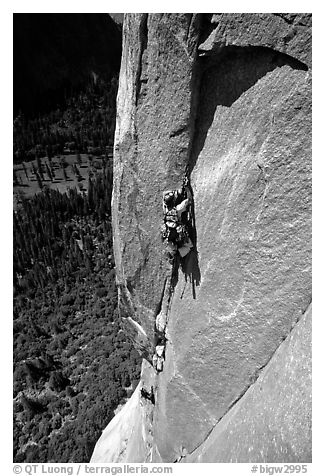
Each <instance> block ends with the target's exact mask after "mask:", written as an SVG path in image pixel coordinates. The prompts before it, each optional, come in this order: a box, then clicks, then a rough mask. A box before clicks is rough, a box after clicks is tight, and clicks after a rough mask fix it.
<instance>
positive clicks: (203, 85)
mask: <svg viewBox="0 0 325 476" xmlns="http://www.w3.org/2000/svg"><path fill="white" fill-rule="evenodd" d="M283 66H290V67H291V68H292V69H296V70H303V71H307V70H308V67H307V66H306V65H305V64H304V63H302V62H300V61H298V60H296V59H294V58H292V57H291V56H289V55H286V54H284V53H279V52H277V51H274V50H272V49H271V48H266V47H256V46H251V47H239V46H228V47H224V48H223V49H221V50H219V51H218V52H216V51H215V52H211V54H210V55H209V54H206V55H205V56H202V57H200V58H198V65H197V67H198V71H199V73H198V74H199V75H200V79H199V93H198V97H197V99H196V111H195V116H196V119H195V125H194V128H193V129H194V133H193V138H192V147H191V153H190V158H189V173H191V171H192V170H193V168H194V166H195V163H196V161H197V158H198V156H199V154H200V152H201V150H202V148H203V146H204V143H205V140H206V136H207V133H208V130H209V128H210V126H211V124H212V121H213V118H214V114H215V111H216V108H217V106H225V107H231V105H232V104H233V103H234V102H235V101H236V100H237V99H238V98H240V96H241V95H242V94H243V93H245V91H247V90H248V89H250V88H251V87H252V86H254V84H255V83H256V82H257V81H258V80H259V79H261V78H262V77H263V76H265V75H266V74H267V73H269V72H271V71H273V70H274V69H276V68H281V67H283ZM193 113H194V111H193Z"/></svg>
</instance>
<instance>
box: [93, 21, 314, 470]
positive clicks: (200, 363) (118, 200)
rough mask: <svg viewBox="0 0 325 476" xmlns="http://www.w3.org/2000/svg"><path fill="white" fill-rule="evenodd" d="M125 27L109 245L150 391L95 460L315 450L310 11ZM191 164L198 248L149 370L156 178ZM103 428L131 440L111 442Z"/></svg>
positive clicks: (158, 295) (158, 250)
mask: <svg viewBox="0 0 325 476" xmlns="http://www.w3.org/2000/svg"><path fill="white" fill-rule="evenodd" d="M123 35H124V39H123V41H124V43H123V57H122V66H121V73H120V86H119V93H118V113H117V115H118V119H117V127H116V138H115V152H114V167H115V169H114V194H113V195H114V196H113V223H114V253H115V259H116V266H117V277H118V278H117V279H118V285H119V298H120V312H121V316H122V318H123V319H124V322H125V325H126V327H127V328H128V332H129V334H130V336H132V338H133V339H134V341H135V343H136V345H137V347H138V348H139V350H140V351H141V352H142V354H143V356H144V357H145V359H146V360H145V361H144V364H143V372H142V382H141V385H144V386H150V385H153V387H154V389H155V395H156V404H155V405H154V406H153V405H151V404H149V403H147V402H145V403H143V402H142V401H141V398H140V397H139V396H138V397H137V398H138V405H140V403H141V405H142V406H143V405H144V404H145V405H146V406H147V407H148V405H149V407H148V408H147V407H146V408H147V410H148V412H149V413H150V415H149V417H147V418H146V419H143V420H142V423H141V424H139V422H138V421H137V422H135V421H134V419H132V418H129V430H128V434H127V435H126V433H125V432H124V433H123V432H121V434H120V440H119V443H116V434H115V433H114V429H113V426H114V423H113V422H111V424H110V425H111V426H110V425H109V428H108V429H107V431H106V436H105V434H103V437H102V438H101V440H100V442H99V443H98V446H97V449H95V452H94V455H93V461H104V460H106V461H108V460H110V458H113V459H114V461H129V462H132V461H169V462H171V461H182V462H187V461H190V462H200V461H202V462H209V461H211V462H230V461H232V462H236V461H241V462H247V461H300V462H302V461H310V459H311V428H310V426H311V423H310V422H311V416H310V392H311V389H310V315H311V307H310V303H311V237H310V234H311V150H310V148H311V141H310V137H311V63H310V59H311V17H310V15H308V14H214V15H207V14H204V15H196V14H193V15H191V14H130V15H126V18H125V21H124V31H123ZM186 167H187V170H189V172H190V182H191V186H192V189H193V192H194V204H195V207H194V211H195V225H196V243H195V244H196V249H197V251H198V253H197V254H195V257H193V259H192V260H191V261H190V262H189V264H188V269H187V278H188V277H189V276H191V278H192V279H191V282H190V281H189V279H187V281H186V279H185V277H186V276H184V275H183V273H182V271H181V270H179V273H178V281H177V284H176V286H175V288H174V289H173V293H172V297H171V302H170V306H169V308H168V324H167V328H166V337H167V345H166V361H165V366H164V370H163V372H161V373H159V374H156V373H155V371H154V370H153V369H152V367H151V365H150V362H151V357H152V353H153V350H154V344H155V333H154V329H155V318H156V315H157V314H158V312H159V311H160V309H161V305H162V301H164V295H166V283H167V285H168V283H169V277H170V274H171V269H170V265H169V264H168V262H167V261H166V259H165V257H164V253H163V244H162V243H161V240H160V225H161V223H162V219H163V216H162V192H163V191H164V190H166V189H170V188H177V187H179V186H180V185H181V182H182V178H183V175H184V172H185V169H186ZM193 256H194V255H193ZM281 382H282V384H281ZM137 395H138V394H137ZM135 398H136V397H135ZM150 405H151V406H150ZM130 428H132V430H133V431H131V432H130ZM139 428H141V431H140V430H139ZM110 438H111V439H110ZM112 438H113V440H114V438H115V440H114V442H115V443H114V444H115V445H116V444H117V445H122V442H123V445H124V446H126V447H128V448H137V449H136V450H134V451H133V454H132V451H131V452H130V451H128V453H127V456H125V455H126V453H125V452H123V451H120V452H117V453H119V454H120V456H119V457H116V456H114V457H112V456H109V457H107V458H106V457H105V456H104V453H103V451H99V447H100V448H103V447H105V445H110V444H112V441H113V440H112ZM135 440H136V441H138V443H137V445H135V444H134V441H135ZM139 441H141V442H142V443H141V444H139ZM135 453H137V454H135ZM126 458H127V459H126Z"/></svg>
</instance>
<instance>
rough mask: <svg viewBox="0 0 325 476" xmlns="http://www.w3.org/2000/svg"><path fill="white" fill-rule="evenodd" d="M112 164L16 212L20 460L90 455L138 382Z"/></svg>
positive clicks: (16, 394)
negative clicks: (119, 277) (115, 234)
mask: <svg viewBox="0 0 325 476" xmlns="http://www.w3.org/2000/svg"><path fill="white" fill-rule="evenodd" d="M111 187H112V164H111V161H107V162H106V163H105V164H104V167H103V170H102V171H99V172H98V173H97V174H96V176H95V177H93V178H92V179H89V184H88V193H81V192H80V191H77V189H69V190H68V191H67V192H66V193H60V192H58V191H56V190H49V189H46V190H45V191H42V192H40V193H38V194H36V195H35V196H34V197H33V198H31V199H23V200H22V203H21V206H20V207H19V208H18V210H16V211H15V212H14V290H15V292H14V459H15V461H16V462H85V461H89V459H90V456H91V453H92V450H93V447H94V445H95V443H96V441H97V439H98V437H99V436H100V434H101V431H102V430H103V428H104V427H105V426H106V425H107V423H108V422H109V421H110V419H111V418H112V417H113V415H114V410H115V409H116V407H117V406H118V405H119V404H120V403H121V402H123V400H124V399H125V398H126V397H127V396H129V395H130V393H131V392H132V389H134V386H135V384H136V383H137V381H138V379H139V369H140V358H139V356H138V354H137V353H136V351H135V350H134V349H133V348H132V346H131V344H130V343H129V341H128V339H127V336H126V335H125V334H124V333H123V331H122V330H121V327H120V322H119V316H118V311H117V290H116V285H115V272H114V259H113V256H112V230H111V218H110V201H111Z"/></svg>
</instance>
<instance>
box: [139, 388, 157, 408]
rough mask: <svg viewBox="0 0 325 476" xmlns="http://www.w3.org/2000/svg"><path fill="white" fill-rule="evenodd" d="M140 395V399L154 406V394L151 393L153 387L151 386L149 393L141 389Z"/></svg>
mask: <svg viewBox="0 0 325 476" xmlns="http://www.w3.org/2000/svg"><path fill="white" fill-rule="evenodd" d="M140 393H141V397H142V398H144V399H146V400H149V402H151V403H152V404H153V405H154V404H155V394H154V391H153V386H151V389H150V392H148V390H147V389H145V388H144V387H142V388H141V390H140Z"/></svg>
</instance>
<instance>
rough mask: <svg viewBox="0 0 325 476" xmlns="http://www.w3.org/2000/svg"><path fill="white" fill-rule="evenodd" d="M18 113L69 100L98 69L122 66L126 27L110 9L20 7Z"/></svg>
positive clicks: (16, 27) (16, 22)
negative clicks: (38, 10) (33, 9)
mask: <svg viewBox="0 0 325 476" xmlns="http://www.w3.org/2000/svg"><path fill="white" fill-rule="evenodd" d="M13 53H14V55H13V75H14V81H13V88H14V98H13V99H14V111H13V112H14V117H16V116H17V114H18V112H19V111H20V110H21V111H22V112H23V113H24V114H25V115H26V116H28V117H37V115H38V114H39V113H44V112H48V111H51V110H52V109H54V108H56V107H58V106H59V105H61V104H64V102H65V99H66V98H67V97H70V96H71V95H72V93H77V92H79V91H80V90H82V88H83V87H84V85H85V84H87V83H88V81H89V78H90V77H91V75H92V74H93V72H94V73H96V74H100V75H102V74H105V75H106V76H107V77H112V75H113V74H116V73H117V72H118V71H119V68H120V61H121V53H122V32H121V27H120V26H118V25H117V24H116V23H115V22H114V21H113V20H112V18H111V17H110V16H109V15H108V14H104V13H14V15H13Z"/></svg>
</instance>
